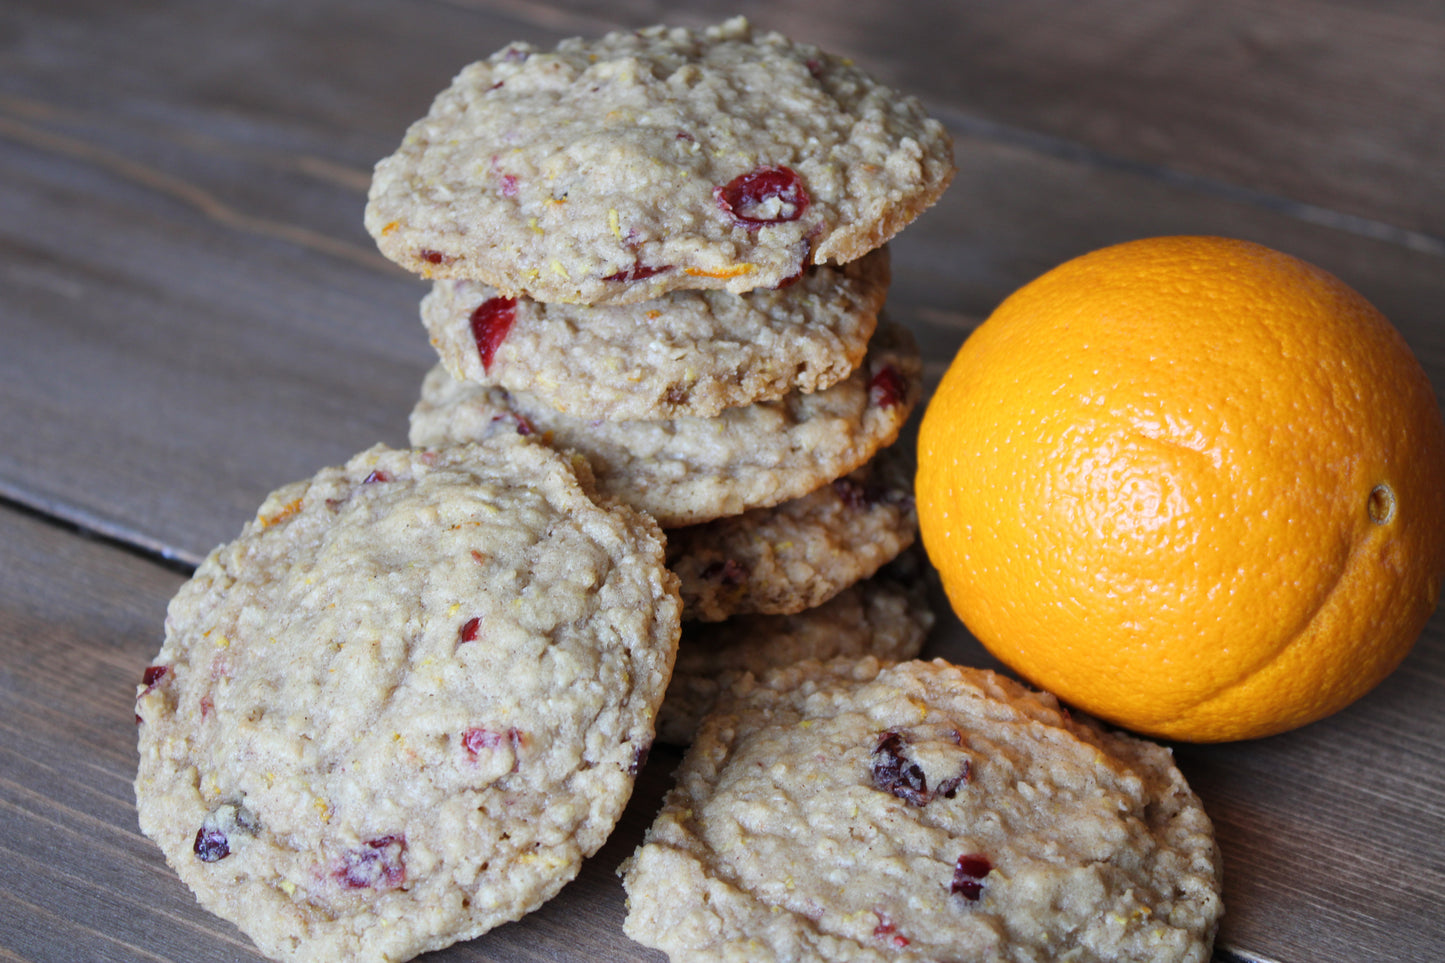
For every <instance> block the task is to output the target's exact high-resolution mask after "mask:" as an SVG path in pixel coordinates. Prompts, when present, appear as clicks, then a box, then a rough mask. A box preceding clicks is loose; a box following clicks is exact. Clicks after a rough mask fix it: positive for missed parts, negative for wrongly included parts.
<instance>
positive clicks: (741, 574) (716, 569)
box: [702, 558, 748, 585]
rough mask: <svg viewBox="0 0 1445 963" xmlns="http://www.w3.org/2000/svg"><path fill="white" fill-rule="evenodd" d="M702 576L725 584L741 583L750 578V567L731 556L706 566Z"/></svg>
mask: <svg viewBox="0 0 1445 963" xmlns="http://www.w3.org/2000/svg"><path fill="white" fill-rule="evenodd" d="M702 577H703V578H705V579H709V580H711V581H715V582H719V583H721V584H723V585H741V584H743V583H744V582H746V581H747V580H748V569H747V566H745V565H743V564H742V563H741V562H739V561H738V560H737V559H733V558H729V559H724V560H723V561H721V562H713V563H712V564H710V565H708V566H706V567H704V568H703V570H702Z"/></svg>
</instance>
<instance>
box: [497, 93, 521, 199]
mask: <svg viewBox="0 0 1445 963" xmlns="http://www.w3.org/2000/svg"><path fill="white" fill-rule="evenodd" d="M500 86H502V85H501V83H500V82H499V83H498V84H497V87H500ZM492 89H493V90H495V89H496V87H494V88H492ZM502 196H503V197H516V196H517V175H516V174H503V175H502Z"/></svg>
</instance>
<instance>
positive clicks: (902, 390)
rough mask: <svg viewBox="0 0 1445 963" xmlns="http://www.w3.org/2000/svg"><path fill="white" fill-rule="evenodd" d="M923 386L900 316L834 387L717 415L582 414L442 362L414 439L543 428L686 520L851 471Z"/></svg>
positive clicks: (609, 478)
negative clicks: (461, 373)
mask: <svg viewBox="0 0 1445 963" xmlns="http://www.w3.org/2000/svg"><path fill="white" fill-rule="evenodd" d="M922 390H923V388H922V362H921V360H920V359H919V355H918V346H917V344H916V343H915V342H914V341H913V337H912V335H911V334H909V333H908V331H907V329H905V328H903V327H901V326H899V325H896V324H891V323H888V322H883V323H880V324H879V326H878V331H877V333H876V334H874V336H873V339H872V341H871V343H870V344H869V347H868V354H867V356H866V357H865V358H864V359H863V362H862V363H861V364H860V365H859V366H858V367H857V368H856V369H854V371H853V373H852V374H850V375H849V376H848V377H847V378H844V379H843V380H842V381H840V382H838V383H837V384H835V385H833V386H832V387H831V388H827V389H824V390H822V391H815V392H813V393H811V394H803V393H802V392H793V393H791V394H788V395H785V396H783V397H782V398H779V399H778V400H776V401H764V402H759V403H757V404H752V405H746V406H744V407H740V408H728V409H726V410H725V411H723V412H722V413H721V414H719V415H717V416H716V417H713V418H673V419H669V420H663V421H595V420H590V419H586V418H577V417H574V416H571V415H564V414H561V413H559V412H558V411H557V410H556V409H555V408H553V407H552V406H551V405H549V404H546V403H545V402H543V401H540V400H538V399H537V398H535V397H533V396H531V395H527V394H523V393H521V392H515V393H513V392H508V391H505V390H504V389H502V388H496V387H485V386H480V385H466V384H462V383H461V382H458V381H457V380H456V379H454V378H452V377H451V375H449V374H447V372H446V369H445V368H443V367H442V366H441V365H437V366H436V367H435V368H433V369H432V371H431V372H430V373H429V374H428V375H427V376H426V378H425V380H424V381H423V383H422V390H421V398H420V399H419V400H418V402H417V404H416V406H415V407H414V408H413V409H412V413H411V443H412V444H414V445H420V446H427V447H437V446H442V445H450V444H460V443H464V442H467V441H473V440H476V439H479V438H485V437H488V436H490V435H493V434H496V433H499V432H500V433H509V432H510V433H515V432H518V431H521V432H531V433H540V434H542V435H543V436H544V437H546V438H547V439H548V440H549V441H550V442H551V443H552V444H553V445H555V446H557V447H559V448H569V449H573V450H575V451H578V452H580V453H582V454H583V455H585V456H586V458H587V460H588V461H589V462H591V464H592V469H593V471H594V472H595V473H596V476H597V488H598V490H599V491H601V492H602V493H603V494H605V495H608V496H610V497H613V498H617V499H619V500H621V501H623V502H626V503H627V504H630V505H632V506H633V507H634V508H640V509H642V510H643V511H646V512H648V513H649V514H651V515H652V516H653V517H655V518H656V519H657V521H658V523H659V524H660V525H662V526H663V527H664V528H678V527H681V526H683V525H693V524H697V523H699V522H706V521H711V520H713V519H715V518H721V517H723V516H725V515H737V514H739V513H741V512H744V511H746V510H748V509H749V508H758V507H764V506H770V505H777V504H780V503H782V502H785V501H788V500H789V499H792V498H797V497H799V496H801V495H806V494H807V493H808V492H811V491H813V490H814V489H816V488H818V487H820V486H822V485H825V484H827V483H828V482H830V481H832V480H833V479H835V478H838V477H841V476H843V475H846V474H847V473H849V472H851V471H853V470H854V469H856V468H858V467H860V466H861V465H863V464H864V463H866V462H867V461H868V460H869V459H870V458H872V457H873V456H874V455H875V454H876V453H877V452H878V451H879V450H881V449H883V448H885V447H887V446H888V445H890V444H892V443H893V441H894V440H895V439H896V438H897V437H898V431H899V429H900V428H901V427H902V426H903V422H904V421H905V420H906V419H907V417H908V414H909V412H911V411H912V410H913V407H914V406H915V405H916V404H917V403H918V399H919V397H920V395H921V394H922Z"/></svg>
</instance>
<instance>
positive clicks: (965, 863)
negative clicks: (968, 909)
mask: <svg viewBox="0 0 1445 963" xmlns="http://www.w3.org/2000/svg"><path fill="white" fill-rule="evenodd" d="M992 871H993V863H991V862H989V858H988V857H987V856H984V855H983V854H982V853H964V854H963V855H962V856H960V857H958V862H957V863H955V864H954V867H953V885H952V886H950V887H949V891H950V892H952V893H955V894H957V895H959V896H962V897H963V898H964V899H966V900H969V901H973V900H977V899H978V898H979V896H980V895H982V893H983V880H984V877H985V876H987V875H988V874H989V873H991V872H992Z"/></svg>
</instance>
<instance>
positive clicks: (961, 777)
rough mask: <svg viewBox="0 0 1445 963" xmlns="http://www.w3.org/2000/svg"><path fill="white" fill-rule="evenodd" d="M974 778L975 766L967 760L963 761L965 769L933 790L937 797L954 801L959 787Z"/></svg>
mask: <svg viewBox="0 0 1445 963" xmlns="http://www.w3.org/2000/svg"><path fill="white" fill-rule="evenodd" d="M972 777H973V764H972V763H970V762H969V761H968V760H967V759H965V760H963V768H962V769H960V770H959V771H958V773H957V774H956V775H953V776H949V777H948V778H947V779H945V780H943V782H941V783H939V784H938V785H937V786H935V787H934V789H933V794H934V795H935V796H942V797H943V798H944V799H952V798H953V797H954V795H956V794H957V793H958V787H959V786H962V785H963V784H964V783H966V782H968V781H969V779H971V778H972Z"/></svg>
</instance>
